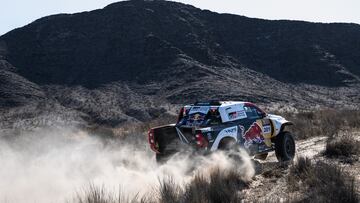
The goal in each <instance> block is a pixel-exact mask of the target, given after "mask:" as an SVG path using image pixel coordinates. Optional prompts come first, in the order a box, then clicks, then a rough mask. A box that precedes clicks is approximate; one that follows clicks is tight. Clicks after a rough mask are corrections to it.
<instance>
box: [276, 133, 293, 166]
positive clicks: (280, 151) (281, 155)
mask: <svg viewBox="0 0 360 203" xmlns="http://www.w3.org/2000/svg"><path fill="white" fill-rule="evenodd" d="M275 154H276V158H277V159H278V161H289V160H292V159H293V158H294V156H295V141H294V138H293V136H292V134H291V133H290V132H281V133H280V134H279V135H277V136H276V138H275Z"/></svg>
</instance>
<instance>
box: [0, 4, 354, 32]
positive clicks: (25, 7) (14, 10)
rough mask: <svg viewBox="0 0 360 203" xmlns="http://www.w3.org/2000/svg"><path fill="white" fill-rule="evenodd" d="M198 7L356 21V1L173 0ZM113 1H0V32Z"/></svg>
mask: <svg viewBox="0 0 360 203" xmlns="http://www.w3.org/2000/svg"><path fill="white" fill-rule="evenodd" d="M176 1H179V2H183V3H187V4H192V5H194V6H196V7H199V8H202V9H209V10H212V11H217V12H220V13H234V14H239V15H244V16H248V17H257V18H264V19H292V20H306V21H315V22H353V23H358V24H360V0H247V1H245V0H176ZM112 2H116V0H0V35H2V34H4V33H6V32H8V31H10V30H12V29H14V28H16V27H21V26H24V25H26V24H28V23H30V22H32V21H34V20H36V19H38V18H40V17H43V16H47V15H51V14H57V13H75V12H80V11H88V10H93V9H97V8H102V7H104V6H106V5H108V4H110V3H112Z"/></svg>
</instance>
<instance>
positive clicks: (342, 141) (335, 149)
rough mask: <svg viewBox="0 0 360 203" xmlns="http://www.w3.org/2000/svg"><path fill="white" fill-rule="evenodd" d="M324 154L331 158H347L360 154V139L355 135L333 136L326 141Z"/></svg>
mask: <svg viewBox="0 0 360 203" xmlns="http://www.w3.org/2000/svg"><path fill="white" fill-rule="evenodd" d="M324 155H325V156H327V157H329V158H346V159H351V158H352V156H355V157H358V156H359V155H360V141H359V140H357V139H356V138H355V137H354V136H353V135H344V136H341V137H335V138H334V137H331V138H329V139H328V142H327V143H326V148H325V151H324Z"/></svg>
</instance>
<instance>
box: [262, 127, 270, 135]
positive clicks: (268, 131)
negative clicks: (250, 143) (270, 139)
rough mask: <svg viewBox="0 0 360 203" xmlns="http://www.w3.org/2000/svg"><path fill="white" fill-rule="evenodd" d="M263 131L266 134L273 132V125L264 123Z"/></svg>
mask: <svg viewBox="0 0 360 203" xmlns="http://www.w3.org/2000/svg"><path fill="white" fill-rule="evenodd" d="M263 133H264V134H268V133H271V125H264V126H263Z"/></svg>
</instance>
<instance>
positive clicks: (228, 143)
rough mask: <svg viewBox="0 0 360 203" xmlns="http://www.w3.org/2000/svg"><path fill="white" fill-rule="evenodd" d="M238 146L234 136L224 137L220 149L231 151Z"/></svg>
mask: <svg viewBox="0 0 360 203" xmlns="http://www.w3.org/2000/svg"><path fill="white" fill-rule="evenodd" d="M235 147H236V141H235V139H233V138H223V139H222V140H221V142H220V143H219V147H218V149H220V150H224V151H230V150H233V149H235Z"/></svg>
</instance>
